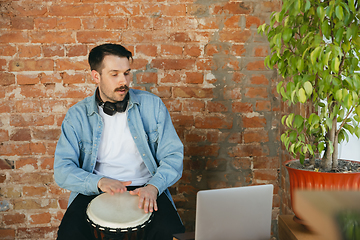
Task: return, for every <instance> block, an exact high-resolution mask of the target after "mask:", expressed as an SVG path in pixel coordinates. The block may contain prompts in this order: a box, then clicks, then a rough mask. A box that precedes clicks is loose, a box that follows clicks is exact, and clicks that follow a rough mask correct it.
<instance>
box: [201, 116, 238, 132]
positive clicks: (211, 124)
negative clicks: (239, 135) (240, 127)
mask: <svg viewBox="0 0 360 240" xmlns="http://www.w3.org/2000/svg"><path fill="white" fill-rule="evenodd" d="M232 121H233V119H232V117H226V116H220V117H195V127H196V128H208V129H231V128H232V126H233V122H232Z"/></svg>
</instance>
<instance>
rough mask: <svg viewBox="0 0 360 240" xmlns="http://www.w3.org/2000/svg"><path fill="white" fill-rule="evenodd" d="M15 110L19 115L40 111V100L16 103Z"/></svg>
mask: <svg viewBox="0 0 360 240" xmlns="http://www.w3.org/2000/svg"><path fill="white" fill-rule="evenodd" d="M15 110H16V112H18V113H30V112H39V111H40V102H39V101H38V100H19V101H16V102H15Z"/></svg>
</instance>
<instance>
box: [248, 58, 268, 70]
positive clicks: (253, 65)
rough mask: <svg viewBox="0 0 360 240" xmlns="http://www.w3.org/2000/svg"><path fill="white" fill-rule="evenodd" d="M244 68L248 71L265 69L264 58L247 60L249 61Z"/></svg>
mask: <svg viewBox="0 0 360 240" xmlns="http://www.w3.org/2000/svg"><path fill="white" fill-rule="evenodd" d="M246 69H247V70H249V71H261V70H265V64H264V60H259V61H254V62H249V63H248V64H247V65H246Z"/></svg>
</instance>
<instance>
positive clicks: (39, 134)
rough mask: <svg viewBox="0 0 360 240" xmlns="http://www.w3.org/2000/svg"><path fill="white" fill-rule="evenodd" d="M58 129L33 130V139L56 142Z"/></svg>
mask: <svg viewBox="0 0 360 240" xmlns="http://www.w3.org/2000/svg"><path fill="white" fill-rule="evenodd" d="M59 137H60V129H34V130H33V139H36V140H58V139H59Z"/></svg>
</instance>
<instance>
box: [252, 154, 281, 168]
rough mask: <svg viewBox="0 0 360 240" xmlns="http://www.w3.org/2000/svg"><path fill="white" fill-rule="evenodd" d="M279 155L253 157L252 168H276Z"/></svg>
mask: <svg viewBox="0 0 360 240" xmlns="http://www.w3.org/2000/svg"><path fill="white" fill-rule="evenodd" d="M279 161H280V160H279V157H255V158H254V161H253V162H254V164H253V167H254V169H278V168H279Z"/></svg>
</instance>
